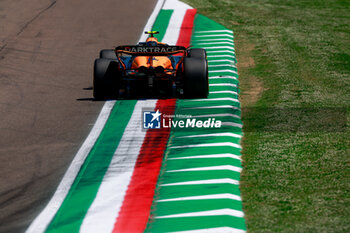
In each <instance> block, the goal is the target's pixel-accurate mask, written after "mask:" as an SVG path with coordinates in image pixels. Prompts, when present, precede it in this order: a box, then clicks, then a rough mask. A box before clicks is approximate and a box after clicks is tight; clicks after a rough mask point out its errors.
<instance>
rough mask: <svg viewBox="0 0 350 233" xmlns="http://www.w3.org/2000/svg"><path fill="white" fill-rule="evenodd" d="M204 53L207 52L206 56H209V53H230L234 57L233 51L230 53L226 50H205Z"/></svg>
mask: <svg viewBox="0 0 350 233" xmlns="http://www.w3.org/2000/svg"><path fill="white" fill-rule="evenodd" d="M206 52H207V54H211V53H231V54H233V55H234V56H235V55H236V53H235V52H234V51H231V50H228V49H217V50H214V51H209V50H206ZM214 56H216V55H214ZM226 56H228V55H226ZM216 57H217V56H216Z"/></svg>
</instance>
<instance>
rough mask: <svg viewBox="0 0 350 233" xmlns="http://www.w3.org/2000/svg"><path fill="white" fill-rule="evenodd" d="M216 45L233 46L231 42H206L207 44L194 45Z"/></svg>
mask: <svg viewBox="0 0 350 233" xmlns="http://www.w3.org/2000/svg"><path fill="white" fill-rule="evenodd" d="M218 44H225V45H231V46H234V45H235V44H234V43H233V42H231V41H230V42H228V41H227V42H207V43H196V44H195V45H196V46H198V45H218Z"/></svg>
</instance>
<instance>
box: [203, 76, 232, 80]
mask: <svg viewBox="0 0 350 233" xmlns="http://www.w3.org/2000/svg"><path fill="white" fill-rule="evenodd" d="M212 79H233V80H238V79H237V78H236V77H234V76H212V77H209V80H212Z"/></svg>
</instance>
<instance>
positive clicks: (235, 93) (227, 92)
mask: <svg viewBox="0 0 350 233" xmlns="http://www.w3.org/2000/svg"><path fill="white" fill-rule="evenodd" d="M209 94H234V95H238V93H237V92H235V91H211V92H209Z"/></svg>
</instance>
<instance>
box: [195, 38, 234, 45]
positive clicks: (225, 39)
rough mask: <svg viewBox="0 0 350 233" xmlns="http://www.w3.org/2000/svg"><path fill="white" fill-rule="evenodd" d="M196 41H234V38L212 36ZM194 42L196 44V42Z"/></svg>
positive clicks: (196, 40)
mask: <svg viewBox="0 0 350 233" xmlns="http://www.w3.org/2000/svg"><path fill="white" fill-rule="evenodd" d="M193 41H194V42H195V43H198V42H206V41H228V42H232V43H234V41H233V39H228V38H214V39H213V38H210V39H195V40H193ZM195 43H194V44H195Z"/></svg>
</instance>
